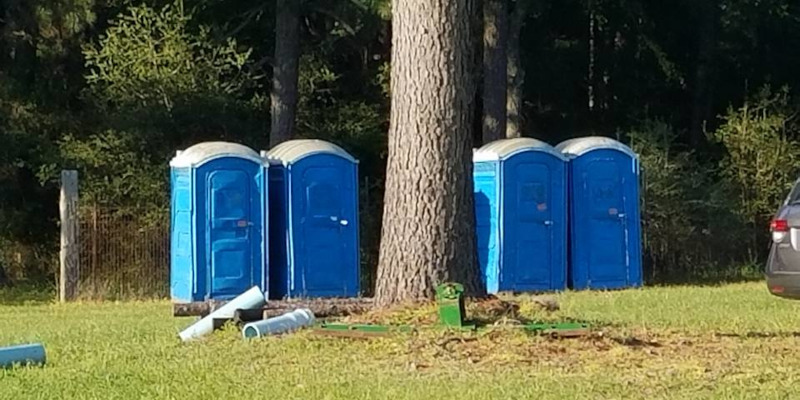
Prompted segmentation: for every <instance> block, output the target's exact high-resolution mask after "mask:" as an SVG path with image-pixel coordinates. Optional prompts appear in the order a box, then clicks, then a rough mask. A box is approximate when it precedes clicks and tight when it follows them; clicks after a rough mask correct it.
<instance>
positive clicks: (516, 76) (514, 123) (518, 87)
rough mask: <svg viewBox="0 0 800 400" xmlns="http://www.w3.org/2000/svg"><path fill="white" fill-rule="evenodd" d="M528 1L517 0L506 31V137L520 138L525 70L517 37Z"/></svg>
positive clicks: (525, 13) (523, 21) (522, 23)
mask: <svg viewBox="0 0 800 400" xmlns="http://www.w3.org/2000/svg"><path fill="white" fill-rule="evenodd" d="M528 1H530V0H517V1H516V4H515V5H514V9H513V11H512V12H511V18H510V22H509V28H508V29H509V30H508V50H507V53H508V66H507V68H508V78H507V79H508V98H507V99H506V115H507V121H506V137H509V138H515V137H520V136H522V124H523V121H522V98H523V93H522V90H523V85H524V84H525V69H523V68H522V60H521V59H520V54H519V37H520V34H521V33H522V26H523V25H524V24H525V17H526V16H527V13H528V4H527V3H528Z"/></svg>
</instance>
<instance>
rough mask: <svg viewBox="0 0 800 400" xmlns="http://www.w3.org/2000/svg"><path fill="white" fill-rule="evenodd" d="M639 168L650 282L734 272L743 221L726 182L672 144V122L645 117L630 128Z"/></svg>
mask: <svg viewBox="0 0 800 400" xmlns="http://www.w3.org/2000/svg"><path fill="white" fill-rule="evenodd" d="M629 136H630V137H631V143H632V147H633V149H634V151H636V153H638V154H639V156H640V160H641V164H642V171H643V176H644V178H643V180H642V184H643V187H642V202H643V210H642V224H643V226H642V227H643V248H644V257H645V266H646V268H647V269H648V272H649V274H648V278H649V280H650V281H661V282H663V281H688V280H693V279H718V278H720V277H723V278H724V277H735V276H736V275H739V271H738V270H737V268H738V267H739V266H740V265H741V263H742V262H743V261H744V260H745V257H744V255H745V254H746V252H743V251H742V247H741V245H740V243H739V241H738V240H737V238H738V237H740V235H741V234H742V233H743V232H744V231H745V228H746V227H745V226H744V225H743V223H742V222H741V220H740V218H739V217H738V215H737V214H736V210H735V208H734V206H735V202H734V201H733V200H734V197H733V196H731V195H730V190H729V188H728V183H727V182H726V181H724V180H720V179H718V178H717V176H718V175H717V171H716V170H715V169H714V168H712V166H709V165H704V164H702V163H700V162H699V161H698V159H697V157H696V156H695V155H694V153H693V152H692V151H691V150H689V149H686V148H682V147H681V146H680V145H679V144H678V143H677V137H678V135H677V134H676V133H675V132H674V131H673V130H672V128H671V127H669V126H668V125H666V124H664V123H662V122H654V121H649V122H646V123H644V124H643V125H642V126H641V127H640V128H639V129H637V130H635V131H634V132H632V133H630V134H629Z"/></svg>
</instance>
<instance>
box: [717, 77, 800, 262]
mask: <svg viewBox="0 0 800 400" xmlns="http://www.w3.org/2000/svg"><path fill="white" fill-rule="evenodd" d="M722 120H723V124H722V126H720V127H719V129H717V131H716V132H714V134H713V135H712V138H713V139H714V140H716V142H717V143H719V144H721V145H722V146H723V147H724V150H725V154H724V156H723V158H722V161H721V163H720V170H721V176H722V178H723V179H724V180H725V181H727V182H728V183H729V184H730V185H731V188H732V189H733V191H734V193H735V194H736V200H737V204H736V205H734V206H733V209H734V210H735V211H736V213H737V214H738V215H739V216H740V217H741V218H742V219H743V220H744V221H746V223H747V224H749V228H750V235H749V237H748V245H749V246H750V247H751V248H754V249H756V250H757V251H754V252H753V254H752V255H754V256H757V255H760V254H761V253H763V250H761V249H763V248H764V246H759V245H758V244H759V243H766V239H765V237H766V233H767V230H766V226H767V221H768V220H769V218H770V216H771V215H772V214H773V213H774V212H775V211H776V209H777V207H778V206H779V205H780V203H781V201H782V200H783V199H784V198H785V196H786V194H787V193H788V190H789V189H790V188H791V184H792V182H794V180H796V179H797V177H798V172H799V171H800V165H798V162H799V161H800V143H798V142H797V141H796V140H795V139H794V138H795V137H796V136H797V134H798V133H800V129H798V126H797V125H796V124H795V121H794V118H793V114H792V111H791V110H790V107H789V97H788V91H787V90H785V89H784V90H782V91H780V92H778V93H772V91H771V90H770V89H769V88H768V87H767V88H764V89H763V90H762V91H761V92H760V93H758V95H757V96H756V97H755V98H754V99H753V100H751V101H747V102H745V104H744V105H743V106H742V107H740V108H738V109H734V108H729V109H728V112H727V114H726V115H725V116H724V117H723V118H722ZM758 250H760V251H758Z"/></svg>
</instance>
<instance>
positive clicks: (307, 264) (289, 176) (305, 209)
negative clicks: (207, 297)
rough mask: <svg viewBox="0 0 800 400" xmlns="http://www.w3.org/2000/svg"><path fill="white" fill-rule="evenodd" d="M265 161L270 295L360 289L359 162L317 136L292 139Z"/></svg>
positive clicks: (340, 293) (312, 294)
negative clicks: (315, 137) (314, 137)
mask: <svg viewBox="0 0 800 400" xmlns="http://www.w3.org/2000/svg"><path fill="white" fill-rule="evenodd" d="M267 159H268V160H269V163H270V170H269V180H270V190H269V204H270V235H269V240H270V249H271V254H270V260H271V261H272V268H271V269H270V274H271V276H270V282H271V286H270V295H271V296H272V297H273V298H278V299H279V298H285V297H292V298H293V297H354V296H357V295H358V294H359V244H358V161H356V159H354V158H353V157H352V156H351V155H350V154H348V153H347V152H345V151H344V150H343V149H342V148H340V147H338V146H336V145H334V144H331V143H328V142H325V141H322V140H308V139H304V140H291V141H287V142H284V143H281V144H279V145H278V146H276V147H275V148H273V149H272V150H270V151H269V152H268V153H267Z"/></svg>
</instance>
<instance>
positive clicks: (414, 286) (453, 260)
mask: <svg viewBox="0 0 800 400" xmlns="http://www.w3.org/2000/svg"><path fill="white" fill-rule="evenodd" d="M473 8H474V7H473V0H404V1H393V2H392V24H393V28H392V29H393V37H392V65H391V68H392V70H391V94H392V110H391V120H390V128H389V157H388V161H387V164H388V165H387V171H386V194H385V200H384V214H383V232H382V236H381V249H380V261H379V264H378V279H377V288H376V301H377V303H378V304H379V305H388V304H392V303H397V302H403V301H414V300H421V299H431V298H433V295H434V289H435V286H436V285H437V284H439V283H442V282H446V281H455V282H460V283H462V284H464V286H465V288H466V290H467V293H468V294H479V293H482V290H481V285H480V280H479V275H478V268H477V263H476V260H475V258H476V254H475V251H476V250H475V226H474V225H475V217H474V210H473V199H472V196H473V194H472V152H471V148H472V117H473V114H472V112H473V100H474V98H473V96H474V89H475V85H474V84H473V80H474V77H473V74H472V69H473V63H474V58H473V53H474V51H473V43H474V42H473V40H472V39H473V37H474V33H473V32H472V31H471V24H472V23H473V20H474V19H475V17H476V16H475V15H474V14H473V12H474V10H473Z"/></svg>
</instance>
